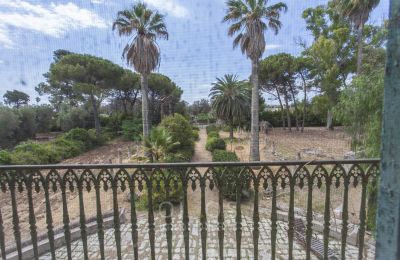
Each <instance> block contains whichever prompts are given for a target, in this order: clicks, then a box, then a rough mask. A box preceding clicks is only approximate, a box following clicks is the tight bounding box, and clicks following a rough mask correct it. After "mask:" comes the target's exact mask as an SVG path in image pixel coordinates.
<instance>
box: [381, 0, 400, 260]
mask: <svg viewBox="0 0 400 260" xmlns="http://www.w3.org/2000/svg"><path fill="white" fill-rule="evenodd" d="M399 117H400V0H391V1H390V12H389V34H388V43H387V62H386V75H385V90H384V106H383V129H382V153H381V158H382V161H381V176H380V187H379V196H378V218H377V242H376V259H378V260H392V259H393V260H395V259H400V127H399V121H398V119H399Z"/></svg>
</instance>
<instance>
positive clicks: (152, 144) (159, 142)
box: [145, 127, 179, 162]
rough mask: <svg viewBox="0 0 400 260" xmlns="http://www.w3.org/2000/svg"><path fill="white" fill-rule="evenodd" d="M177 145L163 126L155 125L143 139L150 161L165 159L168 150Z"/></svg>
mask: <svg viewBox="0 0 400 260" xmlns="http://www.w3.org/2000/svg"><path fill="white" fill-rule="evenodd" d="M177 145H179V142H174V141H173V139H172V136H171V134H170V133H169V132H168V131H167V130H166V129H165V128H164V127H155V128H153V129H152V130H151V133H150V135H149V137H148V138H146V139H145V150H146V152H147V153H148V154H149V155H150V160H151V161H152V162H160V161H165V160H166V158H167V154H168V151H170V150H171V149H173V148H174V147H175V146H177Z"/></svg>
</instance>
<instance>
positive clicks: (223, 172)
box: [212, 150, 251, 201]
mask: <svg viewBox="0 0 400 260" xmlns="http://www.w3.org/2000/svg"><path fill="white" fill-rule="evenodd" d="M212 159H213V162H238V161H239V158H238V157H237V155H236V154H235V153H234V152H228V151H225V150H214V151H213V152H212ZM242 169H243V167H216V168H215V173H216V186H217V188H218V189H220V190H221V189H222V195H223V196H224V198H226V199H229V200H233V201H236V190H237V188H236V184H237V183H238V182H239V183H241V184H243V186H242V190H241V199H249V198H250V197H251V190H250V187H249V186H250V185H249V184H250V182H249V179H250V178H249V177H250V176H246V177H248V178H244V179H241V180H238V179H237V177H238V176H239V174H240V173H241V171H242ZM242 174H243V173H242ZM245 174H247V173H245ZM244 180H246V182H243V181H244Z"/></svg>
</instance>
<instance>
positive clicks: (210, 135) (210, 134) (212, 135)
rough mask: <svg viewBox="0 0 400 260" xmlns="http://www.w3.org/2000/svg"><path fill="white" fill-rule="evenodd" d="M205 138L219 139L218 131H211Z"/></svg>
mask: <svg viewBox="0 0 400 260" xmlns="http://www.w3.org/2000/svg"><path fill="white" fill-rule="evenodd" d="M207 137H208V138H213V137H215V138H219V133H218V131H211V132H208V134H207Z"/></svg>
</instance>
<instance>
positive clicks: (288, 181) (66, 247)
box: [0, 160, 379, 259]
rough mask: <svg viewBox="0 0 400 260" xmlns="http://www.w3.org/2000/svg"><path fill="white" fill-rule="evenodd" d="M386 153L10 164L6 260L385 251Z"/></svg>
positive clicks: (1, 232) (5, 188)
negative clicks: (379, 190)
mask: <svg viewBox="0 0 400 260" xmlns="http://www.w3.org/2000/svg"><path fill="white" fill-rule="evenodd" d="M378 173H379V160H342V161H311V162H305V161H295V162H289V161H284V162H251V163H245V162H238V163H232V162H231V163H174V164H120V165H117V164H110V165H47V166H1V167H0V187H1V192H0V200H1V205H2V206H1V208H0V210H1V212H0V250H1V256H2V258H3V259H33V258H34V259H217V258H219V259H223V258H234V259H320V258H323V259H345V258H346V259H374V257H375V241H374V236H373V235H372V234H371V233H370V232H369V231H367V225H366V223H367V204H368V203H367V202H368V198H369V197H368V190H369V189H368V186H369V184H371V183H374V182H375V181H376V180H377V175H378Z"/></svg>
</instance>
